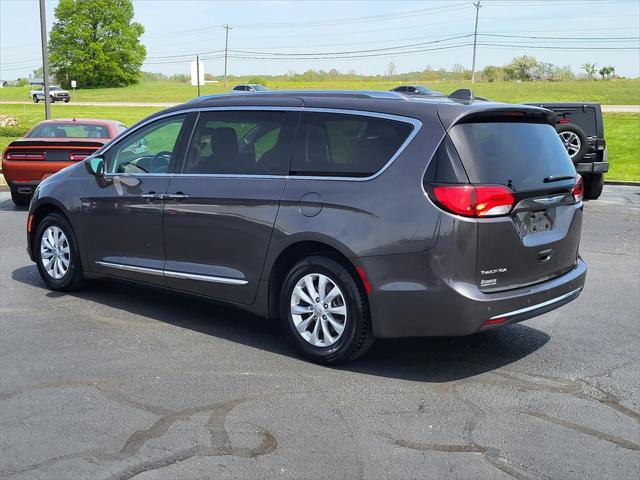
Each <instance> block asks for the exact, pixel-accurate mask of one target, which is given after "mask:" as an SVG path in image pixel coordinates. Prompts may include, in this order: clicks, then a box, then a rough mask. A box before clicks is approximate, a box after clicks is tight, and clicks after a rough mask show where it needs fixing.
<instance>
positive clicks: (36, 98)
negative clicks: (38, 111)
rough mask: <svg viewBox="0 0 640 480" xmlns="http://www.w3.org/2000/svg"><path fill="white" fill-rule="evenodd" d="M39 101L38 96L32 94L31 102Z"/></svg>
mask: <svg viewBox="0 0 640 480" xmlns="http://www.w3.org/2000/svg"><path fill="white" fill-rule="evenodd" d="M39 101H40V99H39V98H38V96H37V95H34V96H33V103H38V102H39Z"/></svg>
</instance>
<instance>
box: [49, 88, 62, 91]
mask: <svg viewBox="0 0 640 480" xmlns="http://www.w3.org/2000/svg"><path fill="white" fill-rule="evenodd" d="M49 90H51V91H52V92H55V91H58V90H62V89H61V88H60V87H49Z"/></svg>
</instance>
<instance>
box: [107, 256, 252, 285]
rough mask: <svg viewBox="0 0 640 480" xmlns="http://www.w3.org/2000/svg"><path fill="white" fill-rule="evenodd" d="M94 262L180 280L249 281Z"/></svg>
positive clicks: (108, 266)
mask: <svg viewBox="0 0 640 480" xmlns="http://www.w3.org/2000/svg"><path fill="white" fill-rule="evenodd" d="M95 263H96V264H97V265H100V266H102V267H107V268H114V269H116V270H126V271H129V272H136V273H146V274H149V275H158V276H163V277H169V278H179V279H182V280H198V281H201V282H211V283H224V284H227V285H246V284H247V283H249V282H248V281H247V280H242V279H239V278H229V277H216V276H213V275H200V274H195V273H184V272H174V271H172V270H161V269H159V268H147V267H137V266H135V265H127V264H124V263H113V262H102V261H99V260H96V262H95Z"/></svg>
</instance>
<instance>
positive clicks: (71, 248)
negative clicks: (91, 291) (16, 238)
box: [33, 213, 84, 291]
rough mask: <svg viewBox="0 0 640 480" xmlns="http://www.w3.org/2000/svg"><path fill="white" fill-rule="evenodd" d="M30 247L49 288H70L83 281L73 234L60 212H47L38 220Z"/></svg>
mask: <svg viewBox="0 0 640 480" xmlns="http://www.w3.org/2000/svg"><path fill="white" fill-rule="evenodd" d="M33 249H34V253H35V255H34V257H35V259H36V263H37V265H38V271H39V272H40V276H41V277H42V280H44V283H46V284H47V286H48V287H49V288H50V289H52V290H60V291H71V290H77V289H79V288H81V287H82V286H83V285H84V275H83V274H82V265H81V264H80V256H79V254H78V244H77V242H76V237H75V235H74V233H73V229H72V228H71V225H69V222H67V220H66V219H65V218H64V217H63V216H62V215H59V214H57V213H52V214H49V215H47V216H46V217H45V218H44V219H43V220H42V221H41V222H40V223H39V224H38V227H37V229H36V234H35V237H34V243H33Z"/></svg>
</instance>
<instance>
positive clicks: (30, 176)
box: [2, 160, 77, 186]
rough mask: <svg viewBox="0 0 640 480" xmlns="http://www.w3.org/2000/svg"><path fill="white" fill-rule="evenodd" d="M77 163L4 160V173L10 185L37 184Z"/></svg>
mask: <svg viewBox="0 0 640 480" xmlns="http://www.w3.org/2000/svg"><path fill="white" fill-rule="evenodd" d="M75 163H77V162H51V161H39V160H29V161H16V160H4V161H3V162H2V174H3V175H4V178H5V179H6V181H7V183H8V184H9V186H12V185H16V186H20V185H27V184H29V185H37V184H38V183H40V182H41V181H42V180H44V179H45V178H47V177H49V176H51V175H53V174H54V173H57V172H59V171H60V170H62V169H63V168H65V167H68V166H69V165H74V164H75Z"/></svg>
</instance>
